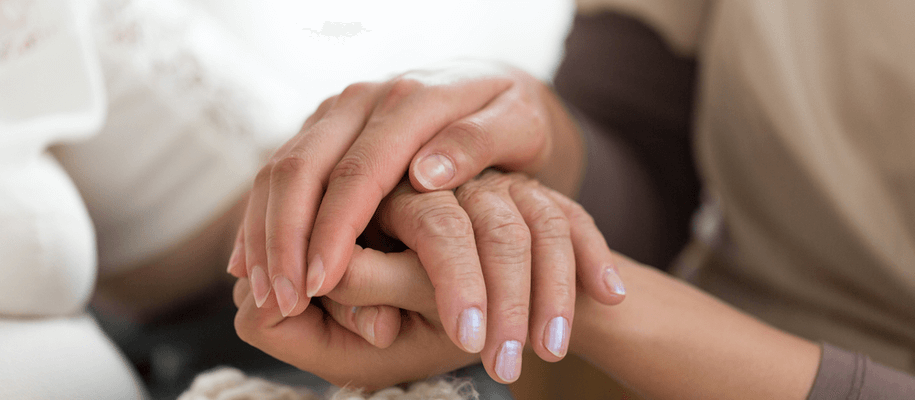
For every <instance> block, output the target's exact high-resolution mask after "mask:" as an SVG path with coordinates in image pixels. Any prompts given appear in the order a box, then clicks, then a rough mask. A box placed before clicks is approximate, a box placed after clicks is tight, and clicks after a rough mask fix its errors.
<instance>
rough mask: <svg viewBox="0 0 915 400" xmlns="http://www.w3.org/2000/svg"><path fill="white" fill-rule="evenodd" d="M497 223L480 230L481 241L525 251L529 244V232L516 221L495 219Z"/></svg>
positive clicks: (523, 225) (525, 226)
mask: <svg viewBox="0 0 915 400" xmlns="http://www.w3.org/2000/svg"><path fill="white" fill-rule="evenodd" d="M497 219H498V220H499V222H497V223H495V224H492V225H490V226H489V227H483V228H481V230H482V232H480V236H481V240H482V241H484V242H488V243H493V244H501V245H507V246H511V247H517V248H519V249H525V248H527V246H528V245H529V244H530V242H531V231H530V229H529V228H528V227H527V225H525V224H524V223H522V222H520V221H519V220H518V219H515V218H512V219H507V218H497Z"/></svg>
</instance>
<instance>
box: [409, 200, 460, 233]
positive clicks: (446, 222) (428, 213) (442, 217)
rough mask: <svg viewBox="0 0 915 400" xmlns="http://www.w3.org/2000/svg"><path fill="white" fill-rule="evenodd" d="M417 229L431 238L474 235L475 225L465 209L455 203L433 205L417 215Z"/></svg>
mask: <svg viewBox="0 0 915 400" xmlns="http://www.w3.org/2000/svg"><path fill="white" fill-rule="evenodd" d="M416 224H417V231H418V232H420V233H421V236H427V237H431V238H443V237H444V238H449V237H450V238H453V237H473V226H472V225H471V223H470V219H469V218H468V217H467V216H466V214H465V213H464V212H463V210H462V209H461V208H460V207H458V206H457V205H453V204H438V205H432V206H430V207H428V208H426V209H425V210H423V211H421V212H419V213H418V214H417V216H416Z"/></svg>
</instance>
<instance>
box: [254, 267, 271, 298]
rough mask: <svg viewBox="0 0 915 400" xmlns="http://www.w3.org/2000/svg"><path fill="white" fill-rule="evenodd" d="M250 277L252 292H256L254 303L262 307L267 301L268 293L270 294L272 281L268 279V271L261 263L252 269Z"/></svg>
mask: <svg viewBox="0 0 915 400" xmlns="http://www.w3.org/2000/svg"><path fill="white" fill-rule="evenodd" d="M250 279H251V293H252V294H254V304H255V305H257V308H260V307H261V306H262V305H264V302H265V301H267V295H268V294H270V281H269V280H268V279H267V273H266V272H264V269H263V268H261V266H259V265H256V266H254V268H252V269H251V278H250Z"/></svg>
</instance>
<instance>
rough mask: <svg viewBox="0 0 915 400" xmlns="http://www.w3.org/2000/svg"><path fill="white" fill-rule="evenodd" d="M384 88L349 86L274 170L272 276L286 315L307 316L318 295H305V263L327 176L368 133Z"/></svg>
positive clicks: (269, 222) (269, 212)
mask: <svg viewBox="0 0 915 400" xmlns="http://www.w3.org/2000/svg"><path fill="white" fill-rule="evenodd" d="M379 86H380V85H378V84H372V83H363V84H356V85H351V86H349V87H347V89H346V90H344V91H343V93H341V94H340V95H339V96H338V97H337V99H336V101H334V102H333V103H332V104H331V105H329V106H328V107H327V110H326V111H325V112H324V114H323V115H322V117H321V118H320V120H317V121H315V122H314V123H313V124H312V125H311V126H308V127H306V128H305V129H304V130H303V132H302V133H301V134H300V136H301V137H300V139H299V140H298V141H297V142H296V143H295V144H294V145H293V146H292V147H290V148H289V149H288V151H287V152H286V153H284V154H282V155H279V156H278V157H276V158H275V160H274V163H273V165H272V167H271V170H270V189H269V200H268V202H267V208H266V221H265V223H266V232H267V234H266V251H267V268H268V271H267V272H268V275H269V278H270V282H271V284H272V287H273V290H274V292H275V293H276V300H277V302H278V304H279V305H280V311H281V312H282V313H283V315H285V316H288V315H297V314H298V313H300V312H302V310H304V309H305V307H307V306H308V301H307V300H305V298H306V297H311V295H313V293H306V291H305V268H306V266H305V259H304V258H305V254H306V245H307V243H308V240H309V237H310V232H311V230H312V224H313V222H314V217H315V214H316V213H317V210H318V205H319V203H320V202H321V197H322V195H323V193H324V186H325V185H326V182H327V176H328V175H330V172H331V169H332V168H333V167H334V165H336V163H337V161H338V160H339V159H340V158H341V157H343V154H344V153H345V151H346V149H348V148H349V147H350V146H351V145H352V143H353V140H354V139H355V138H356V136H358V135H359V132H360V131H361V130H362V127H363V125H364V124H365V121H366V118H368V113H369V111H370V110H371V109H372V107H373V105H374V103H375V101H376V97H377V90H376V89H377V88H378V87H379ZM347 243H349V244H352V243H354V240H353V241H349V242H347Z"/></svg>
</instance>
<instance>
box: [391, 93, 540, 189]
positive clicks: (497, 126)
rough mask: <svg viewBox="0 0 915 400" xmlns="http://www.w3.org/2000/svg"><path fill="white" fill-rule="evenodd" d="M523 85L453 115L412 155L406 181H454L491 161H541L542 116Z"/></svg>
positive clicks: (533, 166) (530, 165)
mask: <svg viewBox="0 0 915 400" xmlns="http://www.w3.org/2000/svg"><path fill="white" fill-rule="evenodd" d="M537 101H538V99H537V98H535V96H533V95H532V94H531V93H529V91H525V90H522V89H520V88H517V89H515V88H513V89H511V90H508V91H505V92H503V93H501V94H500V95H499V96H498V97H496V98H495V99H494V100H493V101H492V102H491V103H490V104H487V105H486V107H485V108H483V109H482V110H480V111H478V112H476V113H474V114H472V115H470V116H468V117H465V118H462V119H460V120H458V121H455V122H453V123H451V124H449V125H448V127H446V128H445V129H443V130H442V131H441V132H439V133H438V134H436V135H435V137H433V138H432V139H431V140H429V142H428V143H426V144H425V145H424V146H423V147H422V148H421V149H420V150H419V151H418V152H417V153H416V155H415V156H414V157H413V160H412V162H411V163H410V170H409V173H410V182H411V183H412V185H413V187H414V188H416V189H417V190H419V191H421V192H425V191H430V190H439V189H452V188H455V187H458V186H459V185H461V184H463V183H464V182H467V181H469V180H471V179H472V178H473V177H475V176H477V175H478V174H479V173H480V172H481V171H483V169H485V168H487V167H491V166H499V167H503V168H505V169H507V170H511V171H525V172H529V171H536V170H537V169H539V166H540V165H541V164H542V163H543V162H545V158H544V157H543V155H545V154H547V152H546V151H543V150H544V148H545V147H546V146H547V141H548V140H549V138H548V137H547V132H549V129H548V124H549V121H548V117H547V115H545V111H544V109H543V108H542V107H539V105H538V104H536V102H537Z"/></svg>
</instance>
